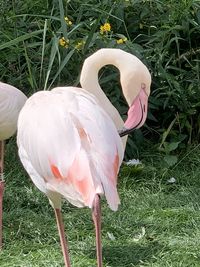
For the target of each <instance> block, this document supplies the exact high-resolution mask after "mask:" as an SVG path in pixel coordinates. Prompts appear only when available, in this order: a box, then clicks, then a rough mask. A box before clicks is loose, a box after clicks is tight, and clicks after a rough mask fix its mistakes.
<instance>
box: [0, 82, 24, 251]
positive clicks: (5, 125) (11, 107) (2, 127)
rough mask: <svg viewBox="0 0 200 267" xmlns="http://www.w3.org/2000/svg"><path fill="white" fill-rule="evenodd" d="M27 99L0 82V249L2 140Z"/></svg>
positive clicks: (12, 128) (11, 130) (13, 128)
mask: <svg viewBox="0 0 200 267" xmlns="http://www.w3.org/2000/svg"><path fill="white" fill-rule="evenodd" d="M26 99H27V97H26V96H25V95H24V94H23V93H22V92H21V91H20V90H18V89H17V88H15V87H14V86H12V85H9V84H6V83H2V82H0V249H1V247H2V209H3V193H4V180H3V171H4V170H3V169H4V140H6V139H8V138H10V137H11V136H12V135H14V134H15V132H16V130H17V120H18V115H19V112H20V110H21V108H22V107H23V105H24V103H25V102H26Z"/></svg>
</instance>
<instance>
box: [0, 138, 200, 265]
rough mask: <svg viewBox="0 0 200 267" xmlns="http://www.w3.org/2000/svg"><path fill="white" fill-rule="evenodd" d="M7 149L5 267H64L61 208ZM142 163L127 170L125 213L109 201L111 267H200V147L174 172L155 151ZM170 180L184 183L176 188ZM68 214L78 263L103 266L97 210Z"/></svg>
mask: <svg viewBox="0 0 200 267" xmlns="http://www.w3.org/2000/svg"><path fill="white" fill-rule="evenodd" d="M6 148H7V151H6V166H5V167H6V176H5V178H6V191H5V197H4V233H3V234H4V248H3V250H2V251H1V252H0V266H1V267H10V266H12V267H36V266H37V267H42V266H49V267H51V266H52V267H56V266H63V265H64V263H63V258H62V254H61V251H60V247H59V238H58V233H57V229H56V224H55V219H54V214H53V210H52V208H51V206H50V205H49V203H48V200H47V199H46V197H45V196H43V195H42V193H40V192H39V191H38V190H37V189H36V188H35V187H34V186H33V185H32V183H31V181H30V180H29V178H28V177H27V175H26V173H25V171H24V170H23V168H22V166H21V165H20V163H19V160H18V156H17V152H16V146H15V143H14V141H13V140H11V141H10V142H9V143H8V144H7V147H6ZM141 158H142V162H143V166H144V168H142V169H141V170H139V171H138V170H137V169H136V168H134V167H127V166H124V167H122V169H121V172H120V176H119V193H120V198H121V205H120V208H119V211H118V212H116V213H113V212H112V211H110V210H109V208H108V206H107V205H106V203H105V201H103V208H102V212H103V229H102V239H103V262H104V266H105V267H131V266H138V267H139V266H140V267H147V266H148V267H150V266H153V267H165V266H166V267H169V266H172V267H178V266H184V267H186V266H199V260H200V253H199V251H200V210H199V209H200V208H199V207H200V179H199V178H200V177H199V176H200V175H199V165H200V147H194V148H193V152H188V154H184V155H183V156H182V161H179V163H178V165H177V166H175V167H173V169H171V170H169V169H165V168H164V165H163V160H162V156H161V155H160V154H159V153H158V152H156V151H155V149H154V148H153V147H150V148H148V149H146V150H144V151H143V153H142V154H141ZM180 158H181V157H180ZM170 177H175V179H176V182H175V183H173V184H170V183H168V179H169V178H170ZM63 214H64V221H65V227H66V233H67V235H68V240H69V247H70V254H71V261H72V266H77V267H86V266H96V259H95V241H94V231H93V224H92V219H91V211H90V210H89V209H87V208H83V209H78V208H76V207H73V206H71V205H69V204H68V203H64V204H63Z"/></svg>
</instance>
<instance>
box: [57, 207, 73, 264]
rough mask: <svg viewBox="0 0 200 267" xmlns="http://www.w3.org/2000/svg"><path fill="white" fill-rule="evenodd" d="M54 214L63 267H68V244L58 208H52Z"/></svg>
mask: <svg viewBox="0 0 200 267" xmlns="http://www.w3.org/2000/svg"><path fill="white" fill-rule="evenodd" d="M54 210H55V215H56V222H57V226H58V231H59V235H60V243H61V247H62V252H63V257H64V261H65V267H70V266H71V265H70V260H69V252H68V246H67V240H66V238H65V230H64V225H63V219H62V214H61V210H60V209H54Z"/></svg>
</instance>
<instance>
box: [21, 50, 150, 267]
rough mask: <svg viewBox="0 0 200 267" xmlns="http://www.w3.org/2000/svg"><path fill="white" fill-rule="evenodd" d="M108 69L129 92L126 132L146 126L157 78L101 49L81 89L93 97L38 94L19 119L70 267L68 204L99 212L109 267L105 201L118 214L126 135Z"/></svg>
mask: <svg viewBox="0 0 200 267" xmlns="http://www.w3.org/2000/svg"><path fill="white" fill-rule="evenodd" d="M92 57H93V59H92ZM91 59H92V60H91ZM123 62H124V63H123ZM125 62H127V65H126V64H125ZM106 64H114V65H115V66H117V67H118V68H119V69H120V74H121V84H122V89H123V92H124V96H125V97H126V99H127V102H128V104H129V106H130V108H129V111H128V118H127V120H126V122H125V127H126V129H123V131H122V132H121V134H122V135H124V134H126V133H127V132H129V131H130V130H131V129H133V128H135V127H140V126H141V125H142V124H143V123H144V121H145V119H146V114H147V100H148V95H149V91H150V89H149V88H150V82H151V78H150V74H149V72H148V70H147V69H146V67H145V66H144V65H143V64H142V63H141V61H139V60H138V59H136V58H135V57H134V56H132V55H131V54H128V53H125V52H123V51H121V50H118V49H102V50H100V51H98V52H97V53H95V54H94V55H93V56H91V57H90V58H88V59H86V61H85V63H84V66H83V70H82V74H81V84H82V87H84V88H85V89H86V90H87V91H85V90H84V89H81V88H75V87H60V88H55V89H53V90H52V91H49V92H48V91H45V92H44V91H43V92H38V93H36V94H34V95H33V96H32V97H30V98H29V99H28V101H27V102H26V104H25V106H24V107H23V109H22V111H21V112H20V115H19V120H18V134H17V143H18V148H19V156H20V159H21V161H22V164H23V166H24V168H25V169H26V170H27V172H28V174H29V175H30V177H31V179H32V181H33V182H34V184H35V185H36V186H37V187H38V188H39V189H40V190H41V191H42V192H43V193H45V194H46V195H47V197H48V198H49V201H50V203H51V205H52V206H53V208H54V210H55V215H56V220H57V225H58V230H59V234H60V240H61V247H62V251H63V256H64V261H65V266H66V267H70V260H69V254H68V248H67V241H66V239H65V236H64V227H63V222H62V217H61V198H62V197H63V198H65V199H67V200H68V201H69V202H70V203H72V204H73V205H75V206H77V207H83V206H88V207H89V208H91V209H92V216H93V220H94V224H95V228H96V246H97V262H98V267H102V266H103V263H102V248H101V236H100V230H101V219H100V215H101V213H100V196H102V195H105V198H106V200H107V202H108V205H109V206H110V208H111V209H112V210H117V208H118V204H119V196H118V193H117V174H118V171H119V167H120V164H121V162H122V159H123V153H124V149H123V145H122V142H121V139H120V137H119V135H118V132H117V130H116V126H117V129H120V128H122V127H123V126H124V123H123V121H122V120H121V118H120V116H119V113H118V112H117V111H116V109H115V108H114V107H113V106H112V105H111V104H110V102H109V101H108V99H107V98H106V97H105V95H104V93H103V92H102V91H101V89H100V87H99V84H98V77H97V76H98V70H99V69H100V68H101V67H102V66H104V65H106ZM139 67H140V68H141V70H140V71H139V69H138V68H139ZM140 72H141V73H140ZM139 74H140V75H139ZM133 78H135V79H136V80H137V78H138V79H139V81H136V82H134V81H133ZM88 79H90V81H88ZM88 91H91V92H92V93H93V94H94V95H95V96H96V97H95V96H94V95H92V94H90V93H89V92H88ZM137 112H138V113H137ZM136 113H137V114H136ZM108 114H109V115H108Z"/></svg>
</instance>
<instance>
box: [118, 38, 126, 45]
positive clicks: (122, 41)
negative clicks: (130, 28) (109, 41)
mask: <svg viewBox="0 0 200 267" xmlns="http://www.w3.org/2000/svg"><path fill="white" fill-rule="evenodd" d="M126 41H127V38H126V37H124V38H120V39H118V40H117V44H123V43H125V42H126Z"/></svg>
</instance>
